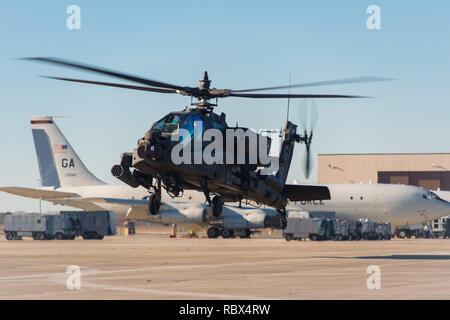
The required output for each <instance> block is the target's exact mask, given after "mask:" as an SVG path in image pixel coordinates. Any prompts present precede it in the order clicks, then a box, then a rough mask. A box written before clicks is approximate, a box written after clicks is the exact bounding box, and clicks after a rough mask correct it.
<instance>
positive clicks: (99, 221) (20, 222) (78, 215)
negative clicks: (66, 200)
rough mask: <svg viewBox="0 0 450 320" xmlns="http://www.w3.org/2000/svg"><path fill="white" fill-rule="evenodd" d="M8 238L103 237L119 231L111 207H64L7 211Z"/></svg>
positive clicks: (6, 229)
mask: <svg viewBox="0 0 450 320" xmlns="http://www.w3.org/2000/svg"><path fill="white" fill-rule="evenodd" d="M4 232H5V237H6V239H7V240H21V239H22V237H32V238H33V239H34V240H53V239H56V240H74V239H75V238H76V237H77V236H82V237H83V239H103V237H104V236H105V235H113V234H115V233H116V227H115V222H114V216H113V214H112V212H109V211H61V212H60V213H57V214H40V213H25V214H7V215H5V217H4Z"/></svg>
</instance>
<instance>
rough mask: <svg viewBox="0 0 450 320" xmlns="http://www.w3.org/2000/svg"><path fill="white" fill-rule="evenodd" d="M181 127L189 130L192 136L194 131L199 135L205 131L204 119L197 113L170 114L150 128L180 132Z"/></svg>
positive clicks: (164, 131) (167, 131)
mask: <svg viewBox="0 0 450 320" xmlns="http://www.w3.org/2000/svg"><path fill="white" fill-rule="evenodd" d="M179 129H184V130H187V131H188V132H189V133H190V134H191V136H193V135H194V132H195V133H196V134H197V135H201V134H202V133H203V120H202V118H201V117H200V116H199V115H195V114H173V113H171V114H169V115H167V116H165V117H164V118H162V119H161V120H159V121H158V122H156V123H155V124H154V125H153V127H152V128H151V129H150V130H157V131H161V132H163V133H169V134H171V133H178V132H179Z"/></svg>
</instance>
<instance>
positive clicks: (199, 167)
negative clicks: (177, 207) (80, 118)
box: [25, 57, 387, 228]
mask: <svg viewBox="0 0 450 320" xmlns="http://www.w3.org/2000/svg"><path fill="white" fill-rule="evenodd" d="M25 60H32V61H38V62H44V63H50V64H56V65H60V66H65V67H70V68H75V69H80V70H84V71H90V72H94V73H99V74H102V75H107V76H111V77H115V78H119V79H123V80H128V81H131V82H135V83H139V84H143V85H144V86H137V85H130V84H123V83H111V82H101V81H90V80H81V79H74V78H63V77H51V76H49V77H48V78H51V79H56V80H62V81H70V82H78V83H86V84H95V85H102V86H110V87H118V88H125V89H132V90H140V91H149V92H158V93H166V94H174V93H177V94H181V95H185V96H189V97H191V106H193V107H192V108H189V107H186V108H185V109H184V110H183V111H179V112H171V113H169V114H168V115H166V116H165V117H163V118H162V119H160V120H159V121H157V122H155V123H154V124H153V125H152V126H151V127H150V129H149V130H148V131H147V132H146V134H145V136H144V137H143V138H141V139H139V140H138V144H137V148H136V149H134V150H133V152H126V153H123V154H122V155H121V162H120V164H119V165H115V166H113V168H112V169H111V172H112V174H113V176H114V177H116V178H118V179H119V180H121V181H123V182H125V183H126V184H128V185H130V186H131V187H134V188H136V187H138V186H143V187H145V188H146V189H148V190H149V193H150V196H149V198H148V207H149V213H150V214H157V213H158V211H159V209H160V205H161V190H162V188H164V189H165V190H166V191H167V193H168V194H169V195H170V196H171V197H179V196H181V195H182V194H183V191H184V190H185V189H193V190H198V191H201V192H203V193H204V195H205V198H206V201H207V202H208V204H209V205H210V206H211V209H212V210H211V211H212V215H213V216H214V217H216V218H218V217H220V216H221V213H222V208H223V205H224V202H225V201H232V202H235V201H239V203H241V201H242V200H247V201H253V202H255V203H257V204H260V205H268V206H271V207H273V208H275V209H276V210H277V211H278V212H279V214H280V217H281V219H280V224H281V227H283V228H284V227H285V226H286V205H287V201H288V200H290V201H312V200H328V199H330V192H329V190H328V188H327V187H323V186H302V185H290V184H286V179H287V175H288V172H289V167H290V164H291V160H292V156H293V151H294V145H295V143H305V145H306V151H307V164H306V168H307V169H306V170H307V175H309V170H310V164H309V162H310V145H311V141H312V131H311V132H310V133H309V134H308V133H307V131H306V128H305V131H304V133H303V134H298V133H297V125H295V124H294V123H292V122H290V121H289V120H287V121H286V123H285V126H284V129H283V130H282V144H281V148H280V152H279V157H278V161H279V166H278V168H277V170H276V172H274V173H271V174H261V169H258V168H261V167H264V166H266V167H267V165H266V164H262V163H261V162H260V161H259V160H257V162H256V163H254V162H251V163H250V162H249V161H248V160H249V157H250V156H251V151H252V150H250V148H251V147H253V146H252V144H251V142H249V141H244V145H245V148H244V150H243V156H244V158H245V161H244V162H242V161H241V162H240V163H236V162H232V163H223V162H222V163H221V162H220V161H219V162H217V163H212V164H207V163H205V162H204V161H203V162H201V163H195V164H191V163H181V164H179V163H174V161H173V159H172V158H171V155H172V151H173V149H174V148H175V147H176V146H177V145H179V143H180V141H182V140H183V139H178V138H177V139H173V137H174V135H179V133H180V130H181V129H184V130H187V132H190V134H191V137H190V138H195V137H194V135H196V133H195V128H194V127H195V126H196V127H197V129H198V127H200V137H202V135H203V134H204V133H205V132H206V131H207V130H208V129H212V128H214V129H217V130H218V131H220V132H222V133H223V134H224V135H225V131H226V130H228V129H233V130H238V129H242V130H243V131H245V132H248V130H249V129H248V128H244V127H237V125H236V127H230V126H229V125H228V124H227V123H226V116H225V113H221V114H220V115H218V114H217V113H214V112H213V110H214V107H216V106H217V101H218V98H226V97H240V98H284V99H286V98H287V99H290V98H303V99H305V98H363V97H361V96H353V95H335V94H331V95H330V94H290V93H289V94H268V93H253V92H255V91H267V90H276V89H284V88H289V89H291V88H299V87H312V86H322V85H335V84H344V83H358V82H371V81H381V80H387V79H383V78H378V77H359V78H349V79H340V80H331V81H322V82H313V83H303V84H294V85H287V86H277V87H266V88H255V89H244V90H231V89H216V88H211V86H210V84H211V81H210V80H209V78H208V73H207V72H206V71H205V72H204V74H203V78H202V79H201V80H200V85H199V86H198V87H189V86H179V85H173V84H170V83H164V82H161V81H156V80H150V79H146V78H142V77H137V76H133V75H128V74H125V73H119V72H115V71H111V70H107V69H102V68H98V67H93V66H88V65H83V64H79V63H74V62H70V61H66V60H61V59H55V58H44V57H37V58H25ZM193 98H195V99H197V102H193V101H192V99H193ZM212 99H215V100H216V103H211V102H210V100H212ZM197 131H198V130H197ZM255 134H256V138H257V141H260V140H263V139H265V137H263V136H262V135H261V134H257V133H255ZM188 138H189V137H188ZM235 138H236V137H234V136H233V137H232V138H231V139H233V141H235ZM244 139H245V138H244ZM267 139H268V138H267ZM224 140H227V139H224ZM228 142H229V141H228ZM223 145H224V146H226V145H227V144H226V141H223ZM204 148H205V144H204V142H202V144H201V148H200V152H202V151H203V150H204ZM233 148H234V145H233ZM258 148H261V147H260V145H259V144H258ZM266 148H267V150H264V151H267V152H268V151H269V150H270V139H268V141H267V140H266V144H265V145H264V144H263V147H262V149H266ZM190 150H192V149H190ZM232 151H233V156H232V158H233V159H234V160H236V152H234V151H236V150H226V149H225V150H223V153H222V156H223V157H226V155H227V154H230V153H231V152H232ZM253 152H254V151H253ZM256 152H259V150H257V151H256ZM131 168H134V170H133V171H130V169H131ZM211 195H214V197H213V198H212V199H211Z"/></svg>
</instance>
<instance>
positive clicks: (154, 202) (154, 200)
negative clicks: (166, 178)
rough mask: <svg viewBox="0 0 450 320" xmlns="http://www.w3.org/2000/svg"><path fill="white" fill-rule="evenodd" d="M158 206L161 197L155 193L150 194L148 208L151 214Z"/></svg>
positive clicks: (155, 212)
mask: <svg viewBox="0 0 450 320" xmlns="http://www.w3.org/2000/svg"><path fill="white" fill-rule="evenodd" d="M160 207H161V199H160V198H159V197H158V196H157V195H156V194H152V195H151V196H150V198H148V210H149V211H150V213H151V214H152V215H155V214H157V213H158V212H159V209H160Z"/></svg>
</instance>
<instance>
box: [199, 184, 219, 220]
mask: <svg viewBox="0 0 450 320" xmlns="http://www.w3.org/2000/svg"><path fill="white" fill-rule="evenodd" d="M199 182H200V186H201V188H202V191H203V194H204V195H205V198H206V201H207V202H208V204H209V205H210V207H211V208H212V214H213V216H214V217H216V218H218V217H220V215H221V214H222V210H223V203H224V201H223V198H222V197H221V196H214V198H213V199H212V200H211V197H210V196H209V193H210V192H209V188H208V183H207V181H206V179H204V178H200V180H199Z"/></svg>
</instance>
